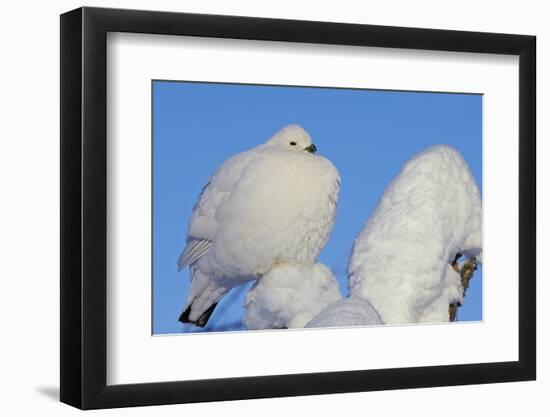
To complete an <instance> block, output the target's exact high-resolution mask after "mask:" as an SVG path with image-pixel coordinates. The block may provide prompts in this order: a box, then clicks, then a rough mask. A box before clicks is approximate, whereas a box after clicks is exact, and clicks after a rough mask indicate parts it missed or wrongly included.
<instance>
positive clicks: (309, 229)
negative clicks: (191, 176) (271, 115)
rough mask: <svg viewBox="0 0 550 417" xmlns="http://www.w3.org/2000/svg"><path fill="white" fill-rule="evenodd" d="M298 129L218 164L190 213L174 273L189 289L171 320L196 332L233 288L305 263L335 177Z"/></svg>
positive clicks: (332, 200) (315, 247) (331, 209)
mask: <svg viewBox="0 0 550 417" xmlns="http://www.w3.org/2000/svg"><path fill="white" fill-rule="evenodd" d="M316 150H317V148H316V147H315V145H314V144H313V143H312V141H311V138H310V136H309V134H308V133H307V132H306V131H305V130H304V129H303V128H301V127H300V126H297V125H289V126H286V127H284V128H283V129H281V130H280V131H278V132H277V133H276V134H275V135H273V136H272V137H271V138H270V139H269V140H268V141H267V142H265V143H264V144H262V145H259V146H257V147H255V148H252V149H250V150H248V151H246V152H243V153H240V154H237V155H235V156H233V157H232V158H230V159H228V160H227V161H225V162H224V163H223V164H222V165H221V166H220V167H219V168H218V169H217V171H216V172H215V173H214V174H213V175H212V176H211V177H210V179H209V180H208V182H207V184H206V185H205V187H204V188H203V190H202V193H201V195H200V196H199V199H198V202H197V203H196V204H195V207H194V208H193V213H192V215H191V219H190V221H189V227H188V233H187V245H186V247H185V249H184V250H183V252H182V254H181V256H180V257H179V259H178V268H179V270H181V269H183V268H184V267H186V266H189V267H190V271H191V287H190V290H189V294H188V297H187V302H186V304H185V307H184V309H183V313H182V314H181V315H180V318H179V320H180V321H181V322H183V323H194V324H196V325H197V326H201V327H204V325H205V324H206V322H207V321H208V319H209V318H210V315H211V314H212V312H213V310H214V308H215V307H216V304H217V303H218V301H219V300H220V299H221V298H222V297H223V296H224V295H225V294H226V293H227V292H228V291H229V290H230V289H231V288H233V287H236V286H238V285H240V284H242V283H244V282H246V281H249V280H252V279H256V278H260V277H261V276H262V275H264V274H266V273H267V272H269V271H270V270H271V269H272V268H273V267H274V266H276V265H280V264H284V263H289V264H295V265H306V266H308V265H313V264H314V263H315V260H316V258H317V256H318V255H319V253H320V251H321V249H322V248H323V247H324V245H325V243H326V242H327V239H328V236H329V234H330V231H331V229H332V226H333V223H334V217H335V212H336V204H337V200H338V193H339V190H340V177H339V174H338V171H337V170H336V168H335V167H334V165H333V164H332V163H331V162H330V161H329V160H328V159H326V158H324V157H322V156H319V155H316V154H315V152H316Z"/></svg>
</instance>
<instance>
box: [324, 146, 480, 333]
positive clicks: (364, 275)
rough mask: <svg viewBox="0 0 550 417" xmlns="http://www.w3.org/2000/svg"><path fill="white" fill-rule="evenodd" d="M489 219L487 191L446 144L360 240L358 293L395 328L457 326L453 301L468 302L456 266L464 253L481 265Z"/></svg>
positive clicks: (404, 175)
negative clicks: (484, 206) (484, 202)
mask: <svg viewBox="0 0 550 417" xmlns="http://www.w3.org/2000/svg"><path fill="white" fill-rule="evenodd" d="M481 222H482V211H481V198H480V194H479V191H478V188H477V185H476V183H475V181H474V178H473V176H472V174H471V172H470V170H469V168H468V166H467V164H466V162H465V161H464V159H463V158H462V157H461V155H460V154H459V153H458V152H457V151H456V150H454V149H453V148H451V147H449V146H443V145H440V146H435V147H432V148H429V149H427V150H426V151H424V152H422V153H420V154H418V155H416V156H415V157H413V158H412V159H411V160H409V161H408V162H407V163H406V164H405V165H404V166H403V168H402V169H401V172H400V173H399V175H398V176H397V177H396V178H395V179H394V180H393V181H392V182H391V183H390V185H389V186H388V187H387V188H386V190H385V192H384V194H383V196H382V198H381V200H380V202H379V203H378V206H377V207H376V208H375V210H374V212H373V213H372V215H371V216H370V218H369V220H368V221H367V223H366V225H365V226H364V228H363V230H362V231H361V232H360V234H359V235H358V237H357V238H356V240H355V242H354V246H353V250H352V255H351V258H350V262H349V265H348V275H349V290H350V294H351V296H353V297H359V298H362V299H364V300H366V301H368V302H370V303H371V304H372V306H374V308H375V309H376V310H377V311H378V313H379V314H380V316H381V319H382V320H383V321H384V322H385V323H388V324H389V323H416V322H440V321H449V313H448V308H449V303H454V302H457V301H462V292H461V287H460V276H459V274H458V273H456V272H455V271H454V270H453V269H452V268H451V267H450V266H449V265H450V263H451V262H452V261H453V260H454V258H455V256H456V255H457V254H458V253H461V254H463V255H464V256H468V257H469V256H476V257H478V259H479V260H481V248H482V242H481V224H482V223H481ZM314 322H315V321H314ZM332 322H333V321H332ZM332 322H331V323H332Z"/></svg>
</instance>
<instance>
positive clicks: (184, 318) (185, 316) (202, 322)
mask: <svg viewBox="0 0 550 417" xmlns="http://www.w3.org/2000/svg"><path fill="white" fill-rule="evenodd" d="M217 305H218V303H214V304H212V305H211V306H210V307H208V308H207V309H206V310H205V311H204V313H202V314H201V315H200V316H199V318H198V319H196V320H191V318H190V315H191V305H190V306H189V307H187V308H186V309H185V311H184V312H183V313H181V314H180V318H179V321H181V322H182V323H193V324H195V325H196V326H199V327H204V326H206V323H208V319H210V316H211V315H212V313H213V312H214V309H215V308H216V306H217Z"/></svg>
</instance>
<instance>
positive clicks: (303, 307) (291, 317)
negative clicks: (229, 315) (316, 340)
mask: <svg viewBox="0 0 550 417" xmlns="http://www.w3.org/2000/svg"><path fill="white" fill-rule="evenodd" d="M341 298H342V295H341V294H340V290H339V288H338V283H337V281H336V278H335V277H334V275H333V274H332V272H331V271H330V269H328V268H327V267H326V266H325V265H323V264H321V263H316V264H314V265H311V266H303V265H292V264H282V265H278V266H276V267H275V268H273V269H272V270H271V271H270V272H269V273H267V274H266V275H264V276H263V277H262V278H260V279H259V280H258V282H257V283H256V284H255V285H254V286H253V287H252V289H251V290H250V291H249V293H248V294H247V296H246V299H245V303H244V307H245V309H246V312H245V316H244V320H243V321H244V325H245V327H246V328H247V329H254V330H258V329H283V328H297V327H304V325H305V324H306V323H308V322H309V321H310V320H311V319H312V318H313V317H314V316H316V315H317V313H319V312H320V311H321V310H322V309H323V308H325V307H326V306H328V305H329V304H331V303H333V302H334V301H336V300H339V299H341Z"/></svg>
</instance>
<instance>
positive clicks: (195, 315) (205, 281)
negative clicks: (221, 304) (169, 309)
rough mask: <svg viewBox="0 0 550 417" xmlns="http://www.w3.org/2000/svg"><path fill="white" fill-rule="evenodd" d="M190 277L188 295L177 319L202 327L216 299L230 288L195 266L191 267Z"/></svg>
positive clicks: (212, 310)
mask: <svg viewBox="0 0 550 417" xmlns="http://www.w3.org/2000/svg"><path fill="white" fill-rule="evenodd" d="M191 277H192V278H191V288H190V290H189V296H188V297H187V303H186V304H185V307H184V310H183V313H181V314H180V316H179V321H181V322H182V323H193V324H195V325H197V326H199V327H204V326H206V323H208V319H209V318H210V316H211V315H212V313H213V312H214V309H215V308H216V305H217V304H218V301H220V299H221V298H222V297H223V296H224V295H225V294H226V293H227V292H228V291H229V290H230V288H229V287H226V286H224V285H221V284H220V283H219V282H217V281H215V280H213V279H211V278H210V277H209V276H208V275H205V274H203V273H201V272H200V271H199V270H198V269H197V268H193V267H192V268H191Z"/></svg>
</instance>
